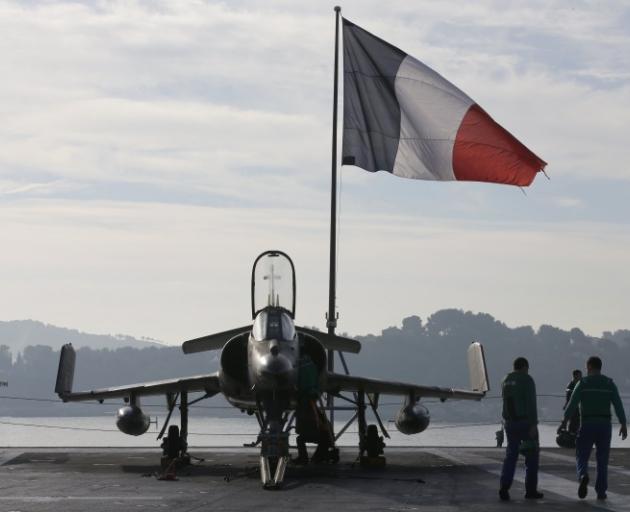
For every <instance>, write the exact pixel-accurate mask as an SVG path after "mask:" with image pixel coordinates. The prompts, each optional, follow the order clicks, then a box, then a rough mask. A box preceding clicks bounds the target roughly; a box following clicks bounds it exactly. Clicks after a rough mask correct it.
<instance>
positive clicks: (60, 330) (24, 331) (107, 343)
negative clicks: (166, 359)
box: [0, 320, 160, 356]
mask: <svg viewBox="0 0 630 512" xmlns="http://www.w3.org/2000/svg"><path fill="white" fill-rule="evenodd" d="M64 343H72V344H73V345H74V346H75V347H77V348H80V347H89V348H92V349H101V348H109V349H114V348H119V347H134V348H143V347H150V346H159V345H160V344H159V342H157V341H156V340H149V339H136V338H133V337H131V336H124V335H120V334H117V335H111V334H88V333H85V332H80V331H77V330H76V329H67V328H65V327H57V326H54V325H50V324H45V323H42V322H38V321H35V320H12V321H10V322H2V321H0V345H5V346H7V347H9V350H10V351H11V352H12V353H13V355H14V356H16V355H17V354H18V353H19V352H22V351H23V350H24V349H25V348H26V347H28V346H29V345H31V346H35V345H45V346H48V347H51V348H52V349H54V350H59V348H61V346H62V345H63V344H64Z"/></svg>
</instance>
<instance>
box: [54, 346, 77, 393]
mask: <svg viewBox="0 0 630 512" xmlns="http://www.w3.org/2000/svg"><path fill="white" fill-rule="evenodd" d="M76 358H77V356H76V352H75V351H74V347H73V346H72V344H71V343H67V344H66V345H64V346H63V347H61V353H60V355H59V368H58V370H57V383H56V384H55V393H57V394H58V395H59V398H61V399H62V400H63V401H64V402H65V401H66V400H65V399H66V397H67V396H68V395H71V394H72V382H73V381H74V364H75V361H76Z"/></svg>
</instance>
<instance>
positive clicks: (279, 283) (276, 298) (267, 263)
mask: <svg viewBox="0 0 630 512" xmlns="http://www.w3.org/2000/svg"><path fill="white" fill-rule="evenodd" d="M268 307H275V308H282V309H284V310H285V311H286V312H287V313H288V314H289V315H290V316H291V318H295V267H294V266H293V262H292V261H291V258H289V256H287V255H286V254H285V253H283V252H281V251H265V252H263V253H262V254H261V255H260V256H258V258H256V261H255V262H254V267H253V269H252V318H256V314H257V313H258V312H259V311H261V310H263V309H265V308H268Z"/></svg>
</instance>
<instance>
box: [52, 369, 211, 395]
mask: <svg viewBox="0 0 630 512" xmlns="http://www.w3.org/2000/svg"><path fill="white" fill-rule="evenodd" d="M179 391H205V392H206V393H208V394H209V395H216V394H217V393H218V392H219V391H220V387H219V374H218V372H217V373H213V374H209V375H195V376H193V377H185V378H182V379H166V380H156V381H154V382H142V383H140V384H130V385H128V386H116V387H112V388H100V389H92V390H89V391H76V392H73V391H71V392H69V393H63V392H62V393H58V394H59V398H61V399H62V400H63V401H64V402H82V401H86V400H106V399H108V398H124V397H128V396H131V395H134V396H137V397H139V396H151V395H165V394H166V393H177V392H179Z"/></svg>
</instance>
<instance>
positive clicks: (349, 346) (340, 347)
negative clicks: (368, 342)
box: [295, 326, 361, 354]
mask: <svg viewBox="0 0 630 512" xmlns="http://www.w3.org/2000/svg"><path fill="white" fill-rule="evenodd" d="M295 330H296V331H297V332H301V333H304V334H307V335H309V336H312V337H314V338H316V339H317V341H319V342H320V343H321V344H322V345H323V346H324V348H325V349H328V350H337V351H338V352H349V353H351V354H358V353H359V352H360V351H361V343H360V342H358V341H357V340H353V339H351V338H345V337H343V336H337V335H336V334H328V333H327V332H321V331H316V330H315V329H308V328H307V327H298V326H296V327H295Z"/></svg>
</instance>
